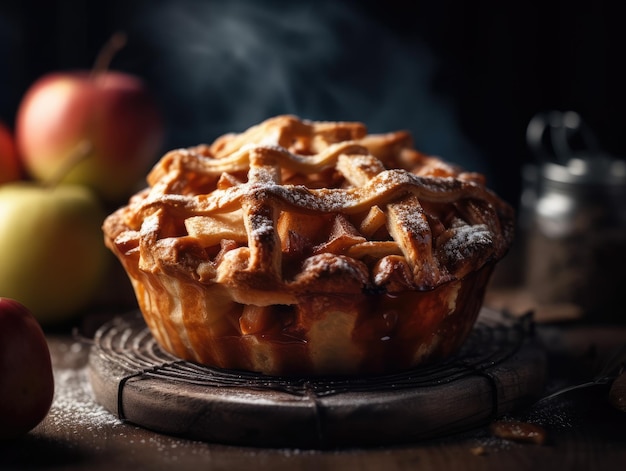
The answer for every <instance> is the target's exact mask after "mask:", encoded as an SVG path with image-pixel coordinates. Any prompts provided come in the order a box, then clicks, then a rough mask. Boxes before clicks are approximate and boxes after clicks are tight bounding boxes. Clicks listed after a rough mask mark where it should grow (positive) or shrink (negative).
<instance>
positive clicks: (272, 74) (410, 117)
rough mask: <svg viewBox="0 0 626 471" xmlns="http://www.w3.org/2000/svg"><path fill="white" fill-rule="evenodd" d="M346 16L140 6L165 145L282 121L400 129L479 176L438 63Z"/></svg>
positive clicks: (317, 7) (299, 9)
mask: <svg viewBox="0 0 626 471" xmlns="http://www.w3.org/2000/svg"><path fill="white" fill-rule="evenodd" d="M350 5H351V7H350ZM356 5H358V3H356V2H354V3H352V2H335V1H332V0H319V1H318V2H316V3H315V4H313V3H312V2H304V3H300V2H288V1H286V2H268V1H263V2H259V1H254V0H246V1H243V0H238V1H228V2H214V1H208V2H196V1H191V0H183V1H177V2H150V6H151V8H150V9H149V10H147V11H145V12H142V15H141V20H140V21H141V24H140V26H141V29H142V32H143V33H144V34H145V37H146V38H148V39H147V40H148V41H149V42H150V43H151V44H150V46H151V47H152V48H153V49H154V51H155V53H156V54H157V55H158V59H157V60H156V66H155V70H154V78H155V85H156V86H157V87H158V88H159V90H158V91H159V93H161V94H162V96H164V97H167V102H166V103H165V106H166V111H167V113H168V116H169V118H170V130H171V141H172V142H171V146H172V147H178V146H188V145H194V144H198V143H200V142H210V141H212V140H213V139H214V138H215V137H217V136H218V135H220V134H223V133H225V132H232V131H242V130H244V129H246V128H247V127H249V126H251V125H253V124H256V123H258V122H260V121H262V120H264V119H266V118H268V117H270V116H274V115H277V114H284V113H291V114H296V115H298V116H300V117H302V118H308V119H315V120H333V121H336V120H357V121H362V122H364V123H366V124H367V126H368V128H369V130H370V131H371V132H386V131H392V130H397V129H408V130H409V131H411V132H412V133H413V136H414V138H415V143H416V146H417V147H418V148H419V149H421V150H423V151H426V152H429V153H432V154H437V155H440V156H442V157H444V158H445V159H446V160H450V161H455V162H457V163H460V164H461V165H464V166H465V167H468V168H470V169H472V170H479V171H481V170H482V171H484V170H485V169H484V168H483V164H482V162H481V161H480V159H479V158H478V156H477V153H476V150H475V149H474V148H473V147H472V146H471V144H470V143H469V142H468V141H467V140H466V139H465V137H464V136H463V135H462V133H461V132H460V130H459V129H458V126H457V123H456V120H455V116H454V110H453V109H452V107H451V106H450V103H448V102H447V101H446V100H445V98H443V97H441V96H437V95H436V94H435V92H434V91H433V77H434V75H435V72H436V68H437V61H436V58H435V57H434V56H433V55H432V54H431V52H430V51H429V50H428V49H427V48H426V47H425V46H424V45H423V44H421V43H419V42H417V41H412V42H411V43H410V44H404V43H402V42H400V41H399V39H398V38H397V37H396V36H394V34H393V32H392V31H390V30H388V29H386V28H385V27H384V26H382V25H381V24H378V23H376V22H374V21H373V20H372V19H370V18H368V17H367V16H365V15H364V14H363V13H362V12H360V11H357V10H356V8H357V7H356ZM407 14H410V13H409V12H407Z"/></svg>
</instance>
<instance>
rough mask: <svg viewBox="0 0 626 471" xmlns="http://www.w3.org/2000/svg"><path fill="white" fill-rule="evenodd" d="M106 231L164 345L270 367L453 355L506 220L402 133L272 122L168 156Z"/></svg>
mask: <svg viewBox="0 0 626 471" xmlns="http://www.w3.org/2000/svg"><path fill="white" fill-rule="evenodd" d="M147 181H148V187H147V188H146V189H145V190H143V191H141V192H139V193H137V194H136V195H134V196H133V197H132V198H131V199H130V201H129V203H128V205H127V206H124V207H122V208H120V209H119V210H117V211H116V212H114V213H113V214H111V215H110V216H109V217H108V218H107V219H106V221H105V223H104V227H103V229H104V234H105V242H106V244H107V246H108V247H109V248H110V249H111V250H112V251H113V252H114V253H115V255H116V256H117V257H118V258H119V260H120V261H121V263H122V264H123V266H124V268H125V269H126V271H127V273H128V275H129V277H130V280H131V282H132V284H133V287H134V289H135V292H136V295H137V299H138V303H139V306H140V308H141V311H142V313H143V315H144V318H145V320H146V322H147V324H148V326H149V328H150V330H151V332H152V334H153V335H154V336H155V338H156V339H157V341H158V342H159V343H160V344H161V345H162V346H163V348H164V349H166V350H168V351H170V352H171V353H173V354H175V355H177V356H179V357H181V358H184V359H187V360H191V361H196V362H200V363H203V364H208V365H212V366H217V367H223V368H235V369H244V370H251V371H258V372H261V373H265V374H273V375H312V374H315V375H318V374H367V373H382V372H388V371H394V370H399V369H405V368H410V367H413V366H415V365H418V364H422V363H424V362H428V361H434V360H436V359H440V358H445V357H446V356H448V355H450V354H452V353H454V352H455V351H456V350H457V349H458V347H459V346H460V345H461V343H462V342H463V341H464V339H465V338H466V336H467V335H468V333H469V332H470V330H471V328H472V326H473V324H474V321H475V319H476V316H477V313H478V311H479V309H480V307H481V304H482V300H483V295H484V290H485V287H486V285H487V282H488V280H489V277H490V274H491V272H492V269H493V266H494V264H495V263H496V262H497V261H498V260H499V259H501V258H502V257H503V256H504V254H505V253H506V251H507V250H508V248H509V246H510V244H511V241H512V237H513V212H512V209H511V207H510V206H509V205H507V204H506V203H505V202H503V201H502V200H501V199H499V198H498V197H497V196H496V195H495V194H494V193H493V192H491V191H490V190H488V189H487V188H486V187H485V182H484V178H483V176H481V175H479V174H476V173H468V172H464V171H462V170H461V169H459V168H457V167H456V166H453V165H451V164H448V163H445V162H443V161H442V160H440V159H438V158H436V157H433V156H428V155H424V154H423V153H421V152H419V151H417V150H415V149H414V148H413V144H412V138H411V136H410V135H409V134H408V133H407V132H401V131H400V132H392V133H389V134H379V135H373V134H368V133H367V129H366V127H365V126H364V125H363V124H361V123H352V122H311V121H306V120H300V119H298V118H296V117H294V116H278V117H276V118H272V119H269V120H267V121H265V122H263V123H261V124H259V125H257V126H254V127H252V128H250V129H248V130H247V131H245V132H243V133H241V134H228V135H225V136H222V137H220V138H218V139H217V140H216V141H215V142H214V143H213V144H211V145H200V146H197V147H193V148H188V149H179V150H174V151H171V152H169V153H167V154H166V155H165V156H164V157H163V158H162V159H161V160H160V161H159V162H158V163H157V165H156V166H155V167H154V168H153V169H152V171H151V172H150V173H149V175H148V177H147Z"/></svg>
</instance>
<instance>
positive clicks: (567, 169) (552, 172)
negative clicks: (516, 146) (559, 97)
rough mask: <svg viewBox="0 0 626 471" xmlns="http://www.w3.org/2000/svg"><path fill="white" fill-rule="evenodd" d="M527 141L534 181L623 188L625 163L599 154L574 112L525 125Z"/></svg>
mask: <svg viewBox="0 0 626 471" xmlns="http://www.w3.org/2000/svg"><path fill="white" fill-rule="evenodd" d="M526 141H527V143H528V147H529V148H530V150H531V151H532V152H533V154H534V155H535V159H536V161H537V168H536V174H535V175H534V176H535V178H537V179H540V180H547V181H549V182H554V183H560V184H568V185H586V186H599V185H608V186H610V187H612V188H614V187H619V186H626V160H624V159H620V158H616V157H614V156H611V155H609V154H607V153H606V152H604V151H602V149H600V146H599V145H598V142H597V140H596V138H595V136H594V134H593V133H592V132H591V130H590V129H589V128H588V127H587V126H586V125H585V123H584V122H583V120H582V118H581V117H580V115H579V114H578V113H576V112H574V111H565V112H560V111H550V112H547V113H538V114H537V115H535V116H534V117H533V118H532V119H531V120H530V122H529V124H528V128H527V130H526Z"/></svg>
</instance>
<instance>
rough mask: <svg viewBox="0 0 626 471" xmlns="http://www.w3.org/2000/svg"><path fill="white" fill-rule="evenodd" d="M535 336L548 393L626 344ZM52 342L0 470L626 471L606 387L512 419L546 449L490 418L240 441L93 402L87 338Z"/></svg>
mask: <svg viewBox="0 0 626 471" xmlns="http://www.w3.org/2000/svg"><path fill="white" fill-rule="evenodd" d="M497 300H498V298H497V297H493V298H489V301H490V302H494V303H497ZM536 332H537V335H538V337H539V339H540V341H541V343H542V344H543V345H544V347H545V349H546V352H547V355H548V362H549V363H548V366H549V378H548V385H547V391H550V390H553V389H557V388H560V387H563V386H566V385H569V384H574V383H577V382H580V381H584V380H586V379H589V378H591V377H592V376H593V375H594V374H595V372H597V371H598V369H599V367H600V366H601V365H602V364H603V363H604V362H605V360H606V359H607V358H609V357H610V356H611V355H612V354H613V353H614V352H615V351H617V350H618V349H619V348H620V347H623V346H624V345H626V324H624V323H622V324H620V323H616V324H609V325H607V324H603V325H598V324H593V323H586V322H581V321H567V322H556V323H555V322H538V323H537V325H536ZM48 341H49V345H50V349H51V353H52V357H53V365H54V374H55V382H56V392H55V399H54V402H53V405H52V409H51V410H50V413H49V414H48V416H47V417H46V418H45V420H44V421H43V422H42V423H41V424H40V425H39V426H37V427H36V428H35V429H34V430H32V431H31V432H30V433H29V434H27V435H26V436H24V437H22V438H20V439H16V440H11V441H5V442H0V470H26V469H45V470H91V471H97V470H107V471H109V470H110V471H118V470H127V469H128V470H142V469H147V470H155V471H156V470H161V469H177V470H180V471H184V470H201V469H207V470H208V469H210V470H238V469H246V470H249V469H255V470H263V469H271V470H283V469H285V470H287V469H288V470H320V469H324V470H334V469H337V470H347V469H350V470H353V469H363V470H385V471H393V470H415V469H420V470H447V469H454V470H456V469H468V470H488V469H493V470H502V469H507V470H517V469H532V470H534V471H537V470H544V469H545V470H552V469H559V470H574V469H585V470H586V469H601V470H612V469H615V470H624V469H626V412H622V411H620V410H618V409H616V408H615V407H613V406H612V405H611V404H610V403H609V401H608V387H607V386H596V387H592V388H588V389H583V390H579V391H576V392H571V393H568V394H565V395H562V396H560V397H558V398H556V399H553V400H552V401H549V402H547V403H546V404H544V405H540V406H536V407H534V408H530V409H527V410H520V411H517V412H516V413H515V414H514V415H512V416H510V417H507V419H516V420H521V421H524V422H527V423H533V424H537V425H540V426H542V427H543V428H544V429H545V430H546V432H547V437H548V439H547V442H546V443H545V444H543V445H536V444H529V443H522V442H519V441H510V440H505V439H503V438H499V437H496V436H494V435H493V434H492V433H491V432H490V428H489V426H488V425H489V424H485V426H481V427H477V428H476V429H473V430H469V431H466V432H463V433H459V434H455V435H452V436H448V437H445V438H438V439H431V440H424V441H420V442H418V443H414V444H410V445H398V446H386V447H379V448H366V449H359V448H351V449H341V450H299V449H289V448H282V449H262V448H252V447H237V446H226V445H221V444H216V443H203V442H196V441H191V440H186V439H182V438H178V437H173V436H167V435H162V434H158V433H154V432H152V431H149V430H145V429H142V428H140V427H137V426H135V425H132V424H128V423H122V422H120V421H119V420H118V418H117V417H116V416H114V415H112V414H111V413H109V412H108V411H107V410H105V409H104V408H103V407H102V406H101V405H99V404H98V403H96V402H95V400H94V396H93V391H92V390H91V385H90V382H89V379H88V371H87V369H88V365H87V357H88V353H89V350H90V343H89V339H88V338H85V337H77V336H76V335H75V334H74V335H72V333H71V332H63V331H62V332H54V333H48ZM0 400H1V398H0Z"/></svg>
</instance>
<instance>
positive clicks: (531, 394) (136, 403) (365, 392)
mask: <svg viewBox="0 0 626 471" xmlns="http://www.w3.org/2000/svg"><path fill="white" fill-rule="evenodd" d="M531 326H532V324H531V323H530V322H529V320H528V319H525V320H519V319H513V318H509V317H507V316H504V315H503V314H501V313H499V312H496V311H492V310H487V309H483V310H482V311H481V315H480V316H479V319H478V321H477V323H476V326H475V328H474V329H473V331H472V334H471V335H470V338H469V339H468V340H467V342H466V343H465V344H464V346H463V348H462V349H461V351H460V352H459V353H458V354H457V355H456V356H455V357H453V358H450V359H449V360H447V361H445V362H442V363H438V364H436V365H431V366H426V367H420V368H416V369H413V370H410V371H406V372H402V373H398V374H391V375H381V376H371V377H359V378H352V377H328V378H280V377H268V376H263V375H258V374H254V373H249V372H241V371H231V370H222V369H216V368H209V367H206V366H201V365H197V364H194V363H190V362H186V361H182V360H180V359H178V358H176V357H174V356H172V355H170V354H168V353H166V352H164V351H163V350H162V349H161V348H160V347H159V345H158V344H157V343H156V341H155V340H154V338H153V337H152V335H151V334H150V332H149V330H148V329H147V327H146V325H145V323H144V322H143V319H142V318H141V316H140V315H139V314H138V313H134V314H129V315H126V316H121V317H118V318H115V319H113V320H112V321H110V322H108V323H106V324H105V325H103V326H102V327H101V328H100V329H99V330H98V331H97V333H96V335H95V337H94V345H93V347H92V350H91V353H90V357H89V373H90V379H91V384H92V387H93V391H94V394H95V397H96V400H97V401H98V402H99V403H101V404H102V405H103V406H104V407H105V408H107V409H108V410H109V411H111V412H112V413H114V414H116V415H118V417H119V418H120V419H122V420H123V421H127V422H130V423H133V424H136V425H139V426H142V427H144V428H147V429H150V430H153V431H156V432H160V433H165V434H171V435H177V436H182V437H187V438H190V439H196V440H203V441H209V442H217V443H226V444H233V445H249V446H266V447H298V448H329V447H346V446H375V445H389V444H400V443H407V442H414V441H417V440H420V439H425V438H433V437H440V436H443V435H447V434H451V433H454V432H459V431H462V430H467V429H469V428H472V427H477V426H479V425H482V424H485V423H487V422H489V421H490V420H492V419H493V418H495V417H498V416H501V415H503V414H506V413H508V412H510V411H512V410H514V409H516V408H518V407H521V406H522V405H524V404H527V403H528V402H530V401H532V400H533V399H534V398H536V397H537V396H539V395H540V394H541V393H542V391H543V388H544V384H545V378H546V358H545V353H544V351H543V349H542V348H541V347H540V346H539V345H538V344H537V343H536V342H535V340H534V339H533V336H532V334H531V330H532V329H531V328H530V327H531Z"/></svg>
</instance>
